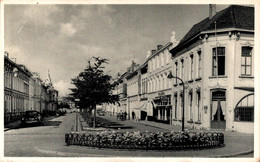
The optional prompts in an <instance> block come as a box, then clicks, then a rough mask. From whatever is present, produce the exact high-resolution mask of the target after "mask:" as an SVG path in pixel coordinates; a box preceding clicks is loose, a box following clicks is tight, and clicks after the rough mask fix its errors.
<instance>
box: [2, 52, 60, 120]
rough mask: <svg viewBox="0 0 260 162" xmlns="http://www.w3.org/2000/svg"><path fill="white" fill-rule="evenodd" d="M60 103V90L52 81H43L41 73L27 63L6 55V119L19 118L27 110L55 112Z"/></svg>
mask: <svg viewBox="0 0 260 162" xmlns="http://www.w3.org/2000/svg"><path fill="white" fill-rule="evenodd" d="M57 105H58V91H57V90H55V89H54V87H53V86H52V83H51V82H48V83H47V82H43V80H42V79H41V78H40V75H39V74H38V73H36V72H31V71H30V70H29V69H28V68H27V67H26V66H25V65H22V64H17V63H16V62H14V61H12V60H11V59H10V58H9V53H7V52H5V56H4V121H5V123H9V122H12V121H14V120H19V119H20V117H21V116H22V115H23V114H24V112H25V111H27V110H37V111H39V112H41V113H48V114H50V113H53V112H55V111H56V109H57Z"/></svg>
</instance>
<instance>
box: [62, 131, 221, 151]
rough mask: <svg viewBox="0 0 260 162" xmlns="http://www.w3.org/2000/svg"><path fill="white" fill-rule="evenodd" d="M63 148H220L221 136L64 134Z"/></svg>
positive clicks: (105, 132)
mask: <svg viewBox="0 0 260 162" xmlns="http://www.w3.org/2000/svg"><path fill="white" fill-rule="evenodd" d="M65 142H66V144H67V145H81V146H88V147H98V148H114V149H145V150H158V149H162V150H180V149H202V148H212V147H221V146H224V134H223V133H217V132H213V133H212V132H167V133H163V132H156V133H150V132H142V133H140V132H124V133H123V132H115V131H103V132H88V133H79V132H76V133H68V134H65Z"/></svg>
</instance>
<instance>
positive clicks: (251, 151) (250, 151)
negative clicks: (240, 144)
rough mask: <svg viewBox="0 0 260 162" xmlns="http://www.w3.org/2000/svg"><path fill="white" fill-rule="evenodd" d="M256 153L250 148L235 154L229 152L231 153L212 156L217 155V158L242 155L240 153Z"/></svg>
mask: <svg viewBox="0 0 260 162" xmlns="http://www.w3.org/2000/svg"><path fill="white" fill-rule="evenodd" d="M251 153H254V150H249V151H245V152H239V153H235V154H229V155H227V154H226V155H219V156H212V157H216V158H228V157H236V156H240V155H248V154H251Z"/></svg>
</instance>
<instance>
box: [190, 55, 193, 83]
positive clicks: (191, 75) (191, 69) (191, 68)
mask: <svg viewBox="0 0 260 162" xmlns="http://www.w3.org/2000/svg"><path fill="white" fill-rule="evenodd" d="M192 78H193V55H190V79H192Z"/></svg>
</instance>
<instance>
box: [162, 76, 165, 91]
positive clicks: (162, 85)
mask: <svg viewBox="0 0 260 162" xmlns="http://www.w3.org/2000/svg"><path fill="white" fill-rule="evenodd" d="M162 89H165V87H164V78H162Z"/></svg>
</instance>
